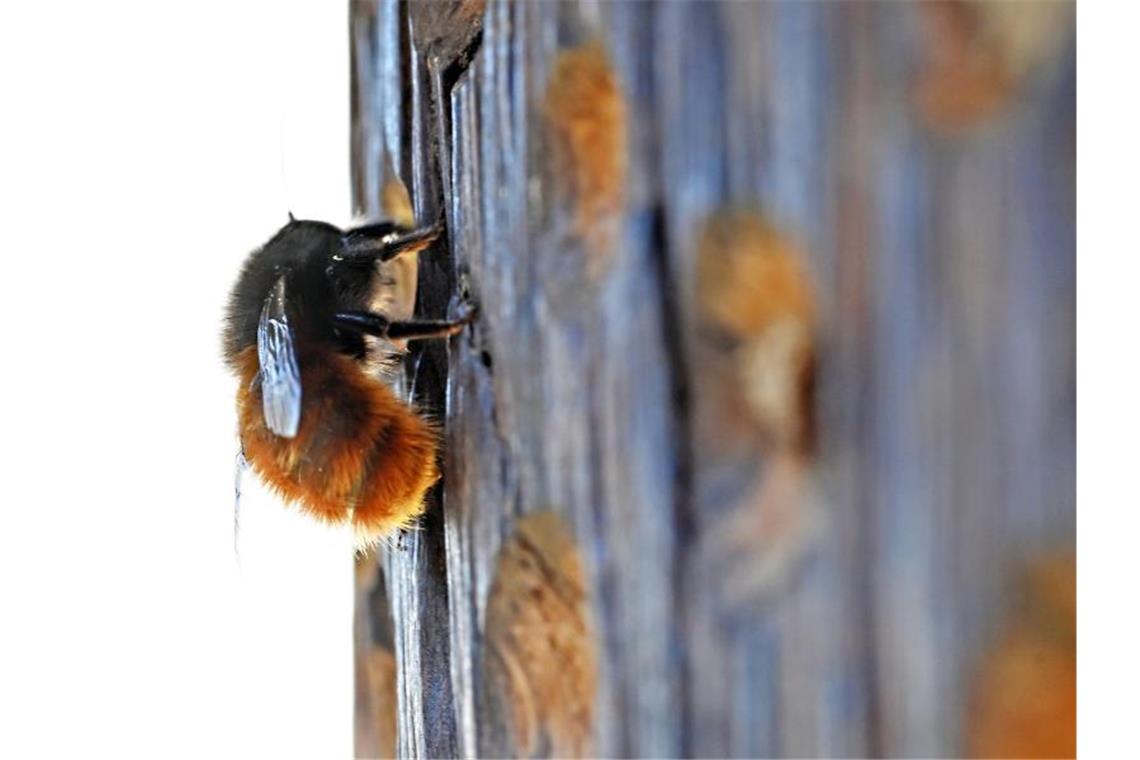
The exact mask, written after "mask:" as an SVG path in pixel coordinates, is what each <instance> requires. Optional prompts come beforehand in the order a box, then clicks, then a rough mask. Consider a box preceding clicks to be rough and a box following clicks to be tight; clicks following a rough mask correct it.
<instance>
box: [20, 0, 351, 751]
mask: <svg viewBox="0 0 1140 760" xmlns="http://www.w3.org/2000/svg"><path fill="white" fill-rule="evenodd" d="M0 14H2V17H0V81H2V92H0V104H2V105H0V130H2V133H0V135H2V136H0V156H2V160H0V188H2V190H0V191H2V198H0V201H2V202H0V219H2V220H3V231H2V232H0V262H2V263H0V278H2V279H0V283H2V284H0V308H2V309H3V315H2V319H0V324H2V325H3V334H2V339H0V347H2V351H3V354H2V356H3V359H0V362H2V365H0V366H2V368H3V371H2V376H3V379H2V382H3V393H2V394H0V403H2V408H0V446H2V447H3V454H2V457H0V461H2V462H3V476H2V483H3V490H2V491H0V520H2V527H0V583H2V584H3V599H2V602H0V618H2V619H0V636H2V637H3V641H2V644H0V745H2V746H0V756H4V757H28V756H37V755H38V756H51V757H62V756H79V755H81V754H82V755H84V756H95V757H102V756H115V757H252V756H256V757H285V756H296V757H309V758H318V757H319V758H332V757H349V756H351V752H352V742H351V728H352V707H353V689H352V661H351V604H352V575H351V573H352V564H351V557H352V552H351V539H350V538H349V537H348V536H344V535H336V534H329V532H328V531H324V530H321V529H320V528H317V527H315V526H313V525H312V524H311V523H309V522H308V521H306V520H304V519H302V518H300V517H299V516H298V515H296V514H295V513H290V512H287V511H285V510H284V509H283V508H281V507H280V506H279V505H277V504H273V503H269V502H268V501H267V499H266V498H265V496H264V495H263V494H257V493H256V490H257V489H256V481H255V480H254V479H253V478H252V476H250V477H247V478H246V480H245V483H246V486H247V491H253V492H254V493H252V494H251V496H250V498H249V499H248V500H246V501H245V502H244V505H243V510H242V534H241V535H242V539H241V542H240V566H239V564H238V563H237V561H236V560H235V551H234V546H233V532H232V522H233V484H234V457H235V454H236V451H237V442H236V436H235V421H234V406H233V393H234V390H235V388H236V383H235V381H234V380H233V379H232V378H231V377H229V376H228V375H227V374H226V372H225V371H224V369H223V367H222V364H221V359H220V340H219V336H220V331H221V318H222V311H223V304H224V301H225V298H226V296H227V293H228V290H229V288H230V286H231V284H232V282H233V280H234V278H235V275H236V272H237V268H238V266H239V265H240V263H241V261H242V259H243V258H244V257H245V256H246V255H247V254H248V253H249V251H251V250H252V249H253V248H255V247H256V246H258V245H259V244H261V243H263V242H264V241H265V240H266V239H268V237H269V236H270V235H271V234H272V233H273V232H275V231H276V230H277V228H278V227H280V226H281V225H282V224H283V223H285V221H286V220H287V212H288V211H289V210H290V209H292V210H293V211H294V213H296V214H297V215H298V216H299V217H309V218H323V219H327V220H329V221H332V222H334V223H337V224H343V223H346V222H347V221H348V220H349V217H348V215H349V211H350V207H349V173H348V169H349V165H348V160H349V156H348V137H349V110H348V109H349V100H348V96H349V79H348V73H349V67H348V12H347V4H346V3H343V2H332V3H327V2H326V3H309V4H298V5H296V6H294V5H292V4H288V3H263V4H257V5H255V4H249V3H244V4H243V3H215V4H211V3H206V2H201V1H200V0H194V1H193V2H173V1H168V2H146V3H135V4H130V5H125V4H111V3H106V2H95V3H86V4H80V3H75V4H73V5H71V6H66V7H61V6H59V5H58V4H56V3H33V2H16V3H10V4H6V6H5V8H4V10H3V11H0Z"/></svg>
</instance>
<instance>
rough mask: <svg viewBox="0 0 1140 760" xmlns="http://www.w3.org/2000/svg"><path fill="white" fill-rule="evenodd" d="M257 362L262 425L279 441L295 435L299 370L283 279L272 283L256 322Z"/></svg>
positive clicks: (297, 424) (298, 415)
mask: <svg viewBox="0 0 1140 760" xmlns="http://www.w3.org/2000/svg"><path fill="white" fill-rule="evenodd" d="M257 360H258V363H259V364H260V365H261V372H260V377H261V400H262V414H264V415H265V426H266V427H268V428H269V429H270V430H272V431H273V432H274V433H276V434H277V435H279V436H281V437H282V438H292V437H293V436H295V435H297V428H298V427H299V426H300V424H301V370H300V369H299V368H298V366H297V354H296V350H295V348H294V345H293V330H292V328H291V327H290V326H289V318H288V317H287V316H286V314H285V277H284V275H282V276H281V277H280V278H278V280H277V282H275V283H274V284H273V288H272V289H270V291H269V295H268V296H266V298H265V305H264V306H262V307H261V319H260V320H259V321H258V323H257Z"/></svg>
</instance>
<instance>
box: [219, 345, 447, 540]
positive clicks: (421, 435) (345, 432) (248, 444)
mask: <svg viewBox="0 0 1140 760" xmlns="http://www.w3.org/2000/svg"><path fill="white" fill-rule="evenodd" d="M235 363H236V364H237V366H238V368H239V378H240V386H239V388H238V396H237V404H238V419H239V430H240V435H241V441H242V450H243V451H244V453H245V458H246V460H247V461H248V462H249V463H250V466H251V467H252V468H253V470H254V471H255V472H256V473H257V474H258V475H259V476H260V477H261V478H262V479H263V480H264V481H265V482H266V483H267V484H268V485H269V486H270V487H271V488H272V489H274V490H275V491H277V492H278V493H279V494H280V495H281V496H282V497H283V498H285V499H286V500H288V501H292V502H296V503H297V504H298V505H299V506H300V507H301V508H302V509H303V510H304V511H306V512H308V513H309V514H311V515H313V516H314V517H316V518H318V519H320V520H322V521H325V522H329V523H344V522H350V521H351V523H352V525H353V528H354V530H355V532H356V534H357V536H358V540H359V541H360V542H361V543H365V544H372V543H375V542H376V541H377V540H379V539H380V538H383V537H384V536H385V535H387V534H389V533H391V532H392V531H394V530H397V529H398V528H400V527H403V526H406V525H408V524H409V523H411V522H412V521H413V520H415V518H416V517H418V516H419V515H420V514H421V513H422V512H423V499H424V494H425V493H426V492H427V490H428V489H429V488H430V487H431V486H432V484H433V483H435V481H436V480H438V479H439V470H438V467H437V466H436V434H435V431H434V430H433V429H432V427H431V425H430V424H429V423H428V422H427V421H426V420H425V419H424V418H422V417H421V416H419V415H418V414H416V412H415V411H414V410H413V409H412V408H411V407H409V406H408V405H406V404H404V403H402V402H401V401H400V400H399V399H397V398H396V397H395V395H393V393H392V391H391V390H390V389H389V388H388V387H387V386H386V385H384V384H383V383H381V382H380V381H378V380H376V379H374V378H371V377H368V376H367V375H366V374H364V373H363V372H362V371H361V370H360V367H359V366H358V365H357V363H356V362H354V361H353V360H352V359H350V358H349V357H346V356H343V355H341V354H337V353H335V352H331V351H323V352H317V353H309V354H308V355H307V356H306V361H305V362H304V365H303V366H302V368H301V388H302V394H301V424H300V427H299V428H298V431H297V435H296V436H295V437H293V438H282V437H280V436H277V435H275V434H274V433H272V432H270V431H269V429H268V428H266V426H265V419H264V416H263V415H262V401H261V386H260V384H259V383H257V382H255V378H256V376H257V371H258V362H257V347H256V346H250V347H248V348H246V349H244V350H243V351H242V352H241V353H240V354H239V355H238V357H237V361H236V362H235Z"/></svg>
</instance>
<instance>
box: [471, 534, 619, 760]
mask: <svg viewBox="0 0 1140 760" xmlns="http://www.w3.org/2000/svg"><path fill="white" fill-rule="evenodd" d="M486 630H487V638H486V641H487V657H486V663H487V665H486V667H487V669H488V676H489V678H488V682H489V684H491V685H492V688H493V690H494V691H495V692H496V693H497V696H498V699H500V700H501V701H502V703H503V706H504V707H505V708H506V709H505V710H504V714H505V715H506V717H507V723H508V724H509V727H510V731H511V736H512V739H513V743H514V748H515V752H516V754H517V755H519V756H533V755H535V754H536V753H541V754H547V755H550V756H554V757H565V756H583V755H588V754H590V752H591V748H592V734H593V724H594V700H595V691H596V688H597V686H596V684H597V675H596V671H597V664H596V660H597V654H596V646H597V644H596V641H595V634H594V630H593V625H592V622H591V619H590V610H589V605H588V600H587V592H586V587H585V580H584V575H583V571H582V562H581V559H580V558H579V553H578V549H577V547H576V546H575V543H574V538H573V536H572V535H571V533H570V531H569V529H568V527H567V526H566V524H565V522H564V521H563V520H562V518H561V517H559V516H558V515H556V514H554V513H553V512H540V513H536V514H532V515H528V516H526V517H523V518H522V519H520V520H519V521H518V523H517V524H516V528H515V532H514V535H512V536H511V538H510V539H508V540H507V542H506V543H505V544H504V545H503V547H502V549H501V550H500V551H499V558H498V565H497V569H496V573H495V580H494V583H493V585H492V587H491V592H490V598H489V601H488V604H487V621H486Z"/></svg>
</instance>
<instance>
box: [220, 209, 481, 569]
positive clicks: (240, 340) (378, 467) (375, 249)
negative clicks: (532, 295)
mask: <svg viewBox="0 0 1140 760" xmlns="http://www.w3.org/2000/svg"><path fill="white" fill-rule="evenodd" d="M439 232H440V230H439V227H438V225H437V226H430V227H423V228H418V229H412V228H406V227H402V226H400V225H397V224H394V223H389V222H384V223H380V224H372V225H368V226H364V227H357V228H355V229H352V230H348V231H342V230H340V229H338V228H337V227H334V226H333V225H331V224H326V223H324V222H316V221H298V220H296V219H293V217H292V215H290V220H289V223H288V224H286V225H285V226H284V227H283V228H282V229H281V230H280V231H279V232H278V233H277V234H276V235H274V236H273V238H272V239H271V240H270V241H269V242H268V243H266V244H265V245H264V246H262V247H261V248H259V249H258V250H256V251H254V252H253V253H252V254H251V255H250V256H249V258H248V259H247V260H246V262H245V265H244V267H243V268H242V271H241V274H240V275H239V277H238V281H237V284H236V285H235V286H234V289H233V292H232V293H231V296H230V302H229V307H228V310H227V314H226V326H225V331H224V354H225V359H226V363H227V364H228V365H229V367H230V368H231V369H232V370H233V372H234V373H235V374H236V375H237V376H238V378H239V382H240V385H239V387H238V393H237V410H238V428H239V435H240V437H241V444H242V450H243V453H244V456H245V459H246V461H248V463H249V465H250V466H251V467H252V468H253V470H254V471H255V472H256V473H257V474H258V475H259V476H260V477H261V478H262V479H263V480H264V481H265V482H266V483H267V484H268V485H269V486H270V487H271V488H272V489H274V490H275V491H277V492H278V493H279V494H280V495H281V496H282V497H284V498H285V499H286V500H288V501H293V502H296V503H297V504H299V505H300V507H301V508H302V509H303V510H304V511H305V512H307V513H309V514H310V515H312V516H314V517H316V518H318V519H320V520H323V521H325V522H329V523H338V524H344V523H351V525H352V526H353V528H354V530H355V533H356V536H357V541H358V543H359V544H361V545H364V546H368V545H372V544H374V543H376V542H377V541H379V540H381V539H382V538H384V537H385V536H386V535H388V534H390V533H391V532H393V531H394V530H397V529H399V528H403V527H406V526H408V525H409V524H410V523H411V522H413V521H414V520H415V519H416V518H417V517H418V516H419V515H420V514H421V513H422V511H423V499H424V494H425V492H426V491H427V489H428V488H430V487H431V486H432V484H433V483H435V482H436V480H438V478H439V470H438V467H437V464H436V452H437V448H438V444H437V438H438V435H437V431H436V430H435V428H434V427H433V426H432V424H431V422H430V421H428V420H427V419H426V418H425V417H424V415H422V414H420V413H419V412H418V411H417V410H416V409H415V408H414V407H412V406H411V405H410V404H409V403H407V402H404V401H402V400H400V399H399V398H397V397H396V395H395V394H394V393H393V391H392V389H391V388H390V387H389V385H388V384H387V383H386V382H385V381H384V379H383V378H382V377H380V376H378V375H377V374H376V372H375V371H374V370H373V369H372V366H371V365H370V363H369V360H370V359H374V358H376V357H375V356H374V354H376V353H378V352H379V353H382V354H384V355H385V356H382V357H380V358H381V359H384V358H387V356H388V355H391V354H393V353H394V352H395V351H396V346H398V345H401V343H402V341H406V340H414V339H423V338H445V337H448V336H451V335H454V334H456V333H457V332H459V331H460V330H461V329H462V328H463V325H464V324H466V322H468V321H469V320H470V318H471V314H470V313H468V314H466V315H464V316H463V317H462V318H461V319H459V320H455V321H445V320H438V321H398V320H393V319H390V318H389V317H388V316H387V315H385V314H382V313H376V312H375V311H372V310H370V309H371V307H372V304H374V303H375V299H374V296H375V292H376V288H377V285H378V284H377V263H378V262H386V261H390V260H392V259H395V258H396V257H398V256H402V255H406V254H410V253H415V252H418V251H420V250H422V249H423V248H426V247H427V246H428V245H430V244H431V243H432V241H434V240H435V239H436V237H437V236H438V235H439ZM366 336H372V337H373V338H375V339H377V340H370V339H368V338H367V337H366Z"/></svg>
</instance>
